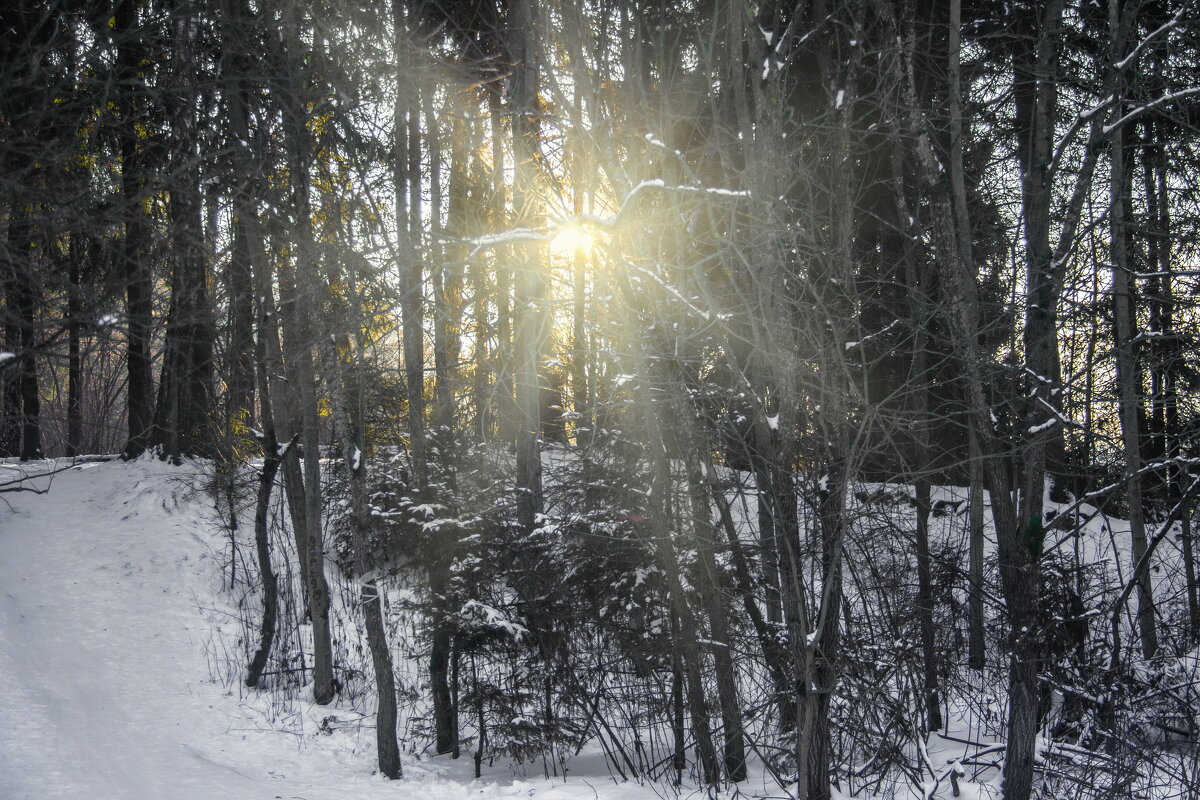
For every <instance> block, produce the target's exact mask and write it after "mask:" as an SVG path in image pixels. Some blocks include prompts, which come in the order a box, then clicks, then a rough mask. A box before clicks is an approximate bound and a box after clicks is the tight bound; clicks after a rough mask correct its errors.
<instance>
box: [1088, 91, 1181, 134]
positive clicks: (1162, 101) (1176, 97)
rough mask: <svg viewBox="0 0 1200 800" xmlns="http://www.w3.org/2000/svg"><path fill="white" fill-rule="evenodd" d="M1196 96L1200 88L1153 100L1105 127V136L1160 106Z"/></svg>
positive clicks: (1165, 95)
mask: <svg viewBox="0 0 1200 800" xmlns="http://www.w3.org/2000/svg"><path fill="white" fill-rule="evenodd" d="M1194 94H1200V86H1190V87H1188V88H1187V89H1180V90H1179V91H1178V92H1171V93H1170V94H1164V95H1163V96H1162V97H1160V98H1158V99H1157V100H1152V101H1150V102H1149V103H1146V104H1145V105H1142V106H1138V107H1137V108H1135V109H1133V110H1132V111H1130V112H1129V113H1128V114H1126V115H1125V116H1123V117H1121V118H1120V119H1119V120H1117V121H1116V122H1114V123H1112V124H1110V125H1105V126H1104V129H1103V130H1104V135H1105V136H1107V135H1108V134H1110V133H1112V132H1113V131H1115V130H1116V129H1117V128H1119V127H1121V126H1122V125H1124V124H1125V123H1126V122H1129V121H1131V120H1134V119H1137V118H1138V117H1140V116H1141V115H1142V114H1145V113H1146V112H1147V111H1153V110H1154V109H1156V108H1158V107H1159V106H1163V105H1166V104H1167V103H1171V102H1174V101H1176V100H1182V99H1183V98H1185V97H1190V96H1191V95H1194Z"/></svg>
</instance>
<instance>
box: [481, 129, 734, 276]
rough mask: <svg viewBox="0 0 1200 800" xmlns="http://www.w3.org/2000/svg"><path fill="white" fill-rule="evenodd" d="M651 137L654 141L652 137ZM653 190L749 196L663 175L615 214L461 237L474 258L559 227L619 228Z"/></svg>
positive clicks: (543, 237)
mask: <svg viewBox="0 0 1200 800" xmlns="http://www.w3.org/2000/svg"><path fill="white" fill-rule="evenodd" d="M651 141H652V143H653V140H651ZM652 190H661V191H664V192H676V193H679V194H702V195H712V196H716V197H735V198H741V197H750V192H749V191H748V190H745V189H725V188H721V187H716V186H681V185H669V184H667V182H666V181H664V180H663V179H662V178H651V179H650V180H644V181H642V182H641V183H639V184H638V185H637V186H634V187H633V188H632V189H631V190H630V191H629V194H627V195H625V199H624V200H622V201H621V207H620V208H618V209H617V211H616V213H615V214H612V215H611V216H607V217H601V216H597V215H595V214H578V215H576V216H571V217H565V218H563V219H561V220H558V221H556V222H554V223H552V224H550V225H542V226H541V227H537V228H512V229H510V230H507V231H501V232H499V233H488V234H484V235H483V236H476V237H473V238H470V239H464V240H462V241H464V242H465V243H467V244H470V245H473V248H472V250H471V254H470V255H469V256H467V260H468V261H469V260H471V259H472V258H474V257H475V256H477V255H478V254H479V253H480V252H482V251H483V250H487V249H490V248H493V247H496V246H498V245H502V244H514V243H517V242H547V241H550V240H551V239H553V238H554V236H555V234H556V233H558V232H559V231H560V230H562V229H563V228H566V227H567V226H569V225H573V224H585V225H591V226H593V227H596V228H601V229H605V230H613V229H615V228H617V227H618V226H619V225H620V224H621V222H622V221H623V220H624V218H625V217H626V216H627V215H628V214H629V213H630V209H632V208H633V206H634V204H635V203H636V202H637V200H638V198H640V197H641V196H642V195H643V194H645V193H646V192H649V191H652Z"/></svg>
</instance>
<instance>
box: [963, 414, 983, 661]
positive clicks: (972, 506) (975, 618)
mask: <svg viewBox="0 0 1200 800" xmlns="http://www.w3.org/2000/svg"><path fill="white" fill-rule="evenodd" d="M967 437H968V440H969V441H968V450H969V458H970V460H971V463H970V476H971V477H970V482H971V483H970V487H969V488H968V490H967V491H968V499H967V502H968V509H967V525H968V526H969V527H970V530H969V532H968V535H969V537H970V555H969V556H968V564H967V582H968V584H969V587H968V598H967V607H968V608H967V631H968V633H967V637H968V639H967V663H968V665H969V666H970V667H971V669H974V670H982V669H983V668H984V666H986V664H987V660H986V650H985V644H984V611H983V541H984V527H983V465H982V464H981V463H980V460H981V459H982V458H983V452H982V448H980V446H979V433H978V431H976V430H975V428H974V427H972V426H970V425H968V426H967Z"/></svg>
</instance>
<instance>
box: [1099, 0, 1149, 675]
mask: <svg viewBox="0 0 1200 800" xmlns="http://www.w3.org/2000/svg"><path fill="white" fill-rule="evenodd" d="M1108 22H1109V29H1110V31H1111V33H1112V42H1111V47H1112V62H1111V63H1113V64H1117V63H1118V62H1120V61H1121V59H1122V58H1123V56H1124V44H1123V39H1124V37H1122V36H1120V35H1118V31H1119V30H1120V27H1121V9H1120V4H1119V2H1118V0H1109V10H1108ZM1116 83H1117V86H1116V89H1117V96H1118V97H1119V96H1121V93H1122V92H1123V91H1124V81H1123V77H1122V76H1121V75H1120V74H1118V75H1117V77H1116ZM1126 110H1127V108H1126V105H1125V104H1124V103H1117V104H1115V106H1114V109H1113V114H1114V115H1115V117H1116V118H1117V119H1120V118H1121V117H1122V116H1123V115H1124V113H1125V111H1126ZM1109 150H1110V155H1109V163H1110V167H1111V176H1110V183H1109V192H1110V195H1109V199H1110V208H1109V231H1110V236H1111V244H1110V249H1111V255H1112V296H1113V324H1114V328H1115V331H1114V334H1115V339H1116V351H1117V396H1118V403H1117V405H1118V408H1119V412H1120V418H1121V438H1122V443H1123V445H1124V456H1125V494H1126V497H1127V498H1128V505H1129V530H1130V544H1131V548H1130V563H1131V564H1132V567H1133V569H1134V580H1136V581H1137V585H1138V611H1137V624H1138V632H1139V634H1140V637H1141V644H1142V655H1143V657H1145V658H1147V659H1150V658H1153V657H1154V654H1155V652H1157V650H1158V634H1157V632H1156V631H1155V628H1154V596H1153V594H1152V592H1151V588H1150V565H1149V563H1147V560H1146V559H1145V555H1146V548H1147V541H1146V522H1145V517H1144V512H1143V507H1142V478H1141V474H1140V473H1141V469H1142V454H1141V446H1142V441H1141V440H1142V436H1141V430H1140V422H1139V418H1140V416H1141V411H1142V403H1141V398H1140V389H1141V373H1140V371H1139V370H1138V367H1137V358H1136V354H1135V353H1134V347H1135V346H1136V345H1135V341H1136V338H1137V323H1136V310H1135V305H1134V297H1133V286H1132V281H1131V280H1130V271H1131V265H1130V260H1129V230H1128V225H1129V198H1128V192H1129V169H1128V168H1127V166H1126V158H1125V156H1126V153H1125V128H1124V126H1123V125H1117V126H1116V127H1115V128H1114V129H1113V131H1112V138H1111V140H1110V147H1109Z"/></svg>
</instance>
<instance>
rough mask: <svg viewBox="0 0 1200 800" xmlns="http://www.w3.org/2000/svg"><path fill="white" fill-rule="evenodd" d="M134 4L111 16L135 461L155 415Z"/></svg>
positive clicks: (130, 449) (140, 55)
mask: <svg viewBox="0 0 1200 800" xmlns="http://www.w3.org/2000/svg"><path fill="white" fill-rule="evenodd" d="M140 5H141V4H140V2H138V0H125V2H122V3H118V4H117V6H116V8H115V10H114V13H113V28H114V31H113V36H114V39H115V40H116V43H117V81H118V86H119V88H118V100H117V105H118V107H119V111H118V113H119V114H120V118H121V121H122V125H121V127H120V131H119V134H120V140H121V195H122V201H123V203H124V216H125V220H124V223H125V236H124V254H123V260H124V267H125V275H124V277H125V309H126V315H127V317H128V320H127V326H128V330H127V334H126V341H127V355H126V360H127V370H128V383H127V387H126V390H127V398H128V400H127V403H126V416H127V420H128V424H129V436H128V440H127V441H126V444H125V448H124V456H125V458H137V457H138V456H140V455H141V454H142V453H143V452H144V451H145V450H146V447H147V442H148V441H149V436H150V429H151V426H152V425H153V414H154V378H153V375H152V374H151V352H150V335H151V324H152V321H153V319H152V317H153V290H152V286H151V279H152V274H153V273H152V270H151V262H150V253H149V247H148V244H149V238H150V236H149V234H150V231H149V220H148V219H147V218H146V212H145V211H144V210H143V204H144V202H145V197H144V194H145V191H146V189H145V182H146V173H147V172H148V170H149V168H150V164H149V159H148V158H147V157H146V154H145V145H144V144H143V143H142V142H140V141H139V138H140V134H139V133H138V129H137V125H138V123H139V121H140V120H142V119H143V118H144V109H143V106H144V105H145V103H146V100H145V99H144V98H143V95H144V93H145V87H144V86H143V84H142V81H143V72H142V69H143V68H142V64H143V63H144V60H145V59H146V58H147V56H146V52H145V47H144V44H143V41H142V35H143V34H142V31H141V30H140V28H139V20H138V10H139V6H140Z"/></svg>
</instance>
